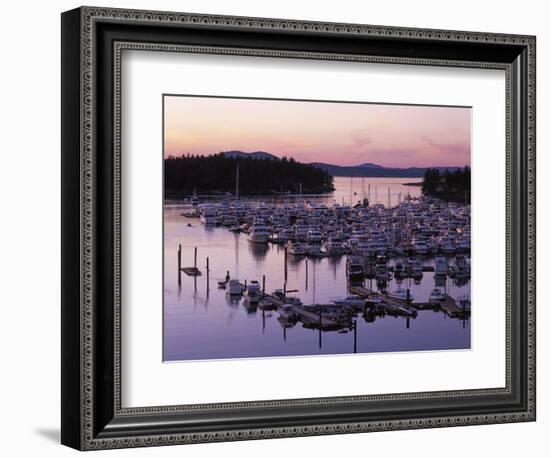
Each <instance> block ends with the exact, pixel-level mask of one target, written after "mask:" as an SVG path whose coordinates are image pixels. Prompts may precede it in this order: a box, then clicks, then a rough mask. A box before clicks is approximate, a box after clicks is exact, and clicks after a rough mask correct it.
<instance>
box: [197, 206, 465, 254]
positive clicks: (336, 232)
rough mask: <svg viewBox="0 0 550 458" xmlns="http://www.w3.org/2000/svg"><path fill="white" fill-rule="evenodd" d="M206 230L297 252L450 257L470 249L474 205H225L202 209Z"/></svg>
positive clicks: (198, 209)
mask: <svg viewBox="0 0 550 458" xmlns="http://www.w3.org/2000/svg"><path fill="white" fill-rule="evenodd" d="M196 211H197V214H198V215H199V217H200V219H201V222H202V223H203V224H204V225H206V226H224V227H226V228H227V229H229V230H232V231H235V232H237V231H240V232H245V233H247V234H248V239H249V240H250V241H251V242H254V243H268V242H273V243H279V244H285V245H286V246H287V248H288V249H289V252H291V254H297V255H298V254H299V255H310V254H309V253H310V252H311V253H312V254H311V255H319V254H320V253H322V254H324V255H342V254H352V255H358V256H368V257H373V256H380V255H384V256H389V257H399V256H410V255H420V256H437V255H444V256H450V255H453V254H457V253H458V254H460V253H467V252H468V251H469V250H470V240H471V235H470V207H469V205H461V204H456V203H447V202H443V201H439V200H437V199H434V198H428V197H421V198H419V199H415V200H412V199H406V200H404V201H403V202H401V203H399V204H398V205H396V206H394V207H389V208H388V207H384V206H382V205H380V204H378V205H373V206H357V207H349V206H345V205H339V204H337V203H335V204H334V205H332V206H327V205H326V204H323V203H319V202H315V201H312V202H294V203H288V202H286V203H267V202H265V201H253V200H250V201H245V200H242V201H239V200H237V201H225V202H209V203H204V204H201V205H197V210H196Z"/></svg>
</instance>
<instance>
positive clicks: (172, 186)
mask: <svg viewBox="0 0 550 458" xmlns="http://www.w3.org/2000/svg"><path fill="white" fill-rule="evenodd" d="M237 166H238V169H239V194H240V195H261V194H264V195H265V194H273V193H280V192H282V193H288V192H290V193H298V192H299V191H300V183H301V185H302V192H303V193H304V194H308V193H325V192H331V191H333V190H334V185H333V178H332V176H330V175H329V174H328V173H327V172H325V171H324V170H321V169H318V168H316V167H314V166H311V165H308V164H302V163H300V162H297V161H295V160H294V159H293V158H287V157H283V158H281V159H279V160H273V159H258V158H237V157H226V156H225V155H224V154H223V153H219V154H214V155H210V156H202V155H185V156H178V157H173V156H170V157H168V158H166V159H165V160H164V189H165V195H167V196H170V195H181V194H187V193H192V192H193V191H196V192H197V193H216V192H221V193H227V192H231V193H234V192H235V183H236V175H237Z"/></svg>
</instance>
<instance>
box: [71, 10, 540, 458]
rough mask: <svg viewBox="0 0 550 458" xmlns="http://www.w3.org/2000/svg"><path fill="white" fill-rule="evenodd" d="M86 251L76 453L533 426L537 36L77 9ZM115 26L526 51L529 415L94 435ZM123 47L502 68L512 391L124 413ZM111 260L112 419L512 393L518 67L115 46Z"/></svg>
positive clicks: (82, 278)
mask: <svg viewBox="0 0 550 458" xmlns="http://www.w3.org/2000/svg"><path fill="white" fill-rule="evenodd" d="M79 14H80V30H79V33H80V40H81V42H80V49H81V52H80V57H81V61H80V70H79V74H80V94H81V99H80V110H81V113H80V116H81V132H80V144H81V152H80V159H79V162H80V170H81V176H80V194H81V197H80V215H79V220H80V221H81V225H80V236H79V237H80V246H81V264H80V288H79V290H80V304H81V306H80V315H79V316H80V318H79V322H80V329H81V333H80V342H79V348H80V349H81V351H80V353H81V358H80V367H79V371H80V373H81V378H80V380H81V382H80V383H81V385H80V390H79V392H80V399H81V404H80V406H81V416H80V425H79V435H80V438H79V441H78V442H79V448H82V449H104V448H121V447H137V446H151V445H168V444H180V443H196V442H210V441H228V440H247V439H263V438H275V437H290V436H305V435H320V434H339V433H350V432H368V431H384V430H399V429H412V428H427V427H442V426H458V425H472V424H486V423H497V422H502V423H504V422H515V421H528V420H533V419H534V418H535V388H536V387H535V356H536V355H535V135H536V131H535V111H536V108H535V91H536V89H535V65H536V64H535V46H536V43H535V38H534V37H531V36H518V35H508V34H491V33H479V32H461V31H444V30H426V29H413V28H400V27H383V26H371V25H359V24H337V23H322V22H309V21H294V20H282V19H262V18H248V17H227V16H213V15H196V14H185V13H167V12H152V11H133V10H123V9H105V8H94V7H83V8H81V9H80V12H79ZM98 21H101V22H111V21H112V22H113V23H121V24H149V25H154V24H174V25H176V24H180V25H193V26H195V25H198V26H208V27H213V28H217V27H220V28H225V29H238V30H250V31H257V30H260V31H261V30H279V31H289V30H290V31H298V32H302V33H306V34H309V33H326V34H338V35H357V36H361V37H392V38H397V39H400V38H414V39H416V40H424V41H432V40H439V41H447V42H452V43H455V42H461V43H489V44H498V45H502V46H522V47H523V48H524V49H525V50H526V54H525V57H526V58H527V75H526V81H527V101H526V103H527V107H526V111H527V113H528V117H527V126H528V128H527V132H526V133H525V135H526V136H527V145H528V150H527V152H526V154H527V170H526V171H525V174H526V175H525V176H526V179H527V198H526V200H527V208H526V214H527V220H528V224H527V260H528V265H527V278H526V283H525V287H526V289H527V291H526V295H527V298H528V304H527V310H528V314H527V323H526V332H527V335H526V339H527V342H528V350H527V361H526V371H527V381H526V383H527V386H526V393H527V403H526V405H527V408H526V409H525V411H523V412H517V413H516V412H512V413H501V414H489V415H454V416H440V417H438V418H432V417H425V418H415V419H412V420H391V421H368V422H352V423H346V424H342V423H333V424H324V425H314V426H296V427H270V428H253V429H228V430H227V431H223V432H204V433H182V434H171V433H166V434H156V435H143V436H135V437H105V438H103V437H101V435H98V430H97V425H94V418H95V412H94V406H95V399H94V397H95V396H97V393H96V392H95V391H94V379H95V377H96V374H95V373H94V367H95V363H94V339H95V336H94V329H95V325H96V323H95V322H94V319H95V318H94V317H95V313H94V310H95V308H96V307H97V306H98V305H97V303H96V302H95V293H94V290H95V284H96V281H97V280H96V278H95V268H94V264H95V249H96V247H95V246H94V244H95V240H96V234H95V232H94V231H95V230H96V229H95V228H96V221H95V209H96V207H97V205H98V202H97V189H96V183H97V181H96V176H95V173H96V172H95V171H96V164H95V162H94V161H95V158H94V149H95V147H96V146H95V145H94V138H95V135H96V134H95V131H96V128H97V126H96V124H95V123H96V121H95V118H94V116H95V97H96V94H95V89H96V85H97V81H95V77H96V76H95V73H94V66H95V64H96V62H95V56H96V49H95V46H96V44H95V43H96V41H95V40H96V37H95V33H96V25H97V22H98ZM124 49H142V50H153V51H173V52H188V53H216V54H233V55H237V54H238V55H253V56H265V57H295V58H303V59H322V60H327V59H332V60H352V61H362V62H380V63H399V64H412V65H441V66H462V67H471V68H496V69H503V70H505V71H506V81H507V83H506V105H507V129H506V130H507V139H506V145H507V146H506V148H507V153H506V156H507V179H506V181H507V237H506V239H507V248H506V249H507V260H506V273H507V283H508V285H507V293H506V298H507V318H506V322H507V345H506V348H507V364H506V366H507V369H506V371H507V376H506V379H507V383H506V388H502V389H497V388H495V389H488V390H467V391H459V392H431V393H407V394H389V395H378V396H359V397H346V398H340V397H337V398H316V399H298V400H278V401H263V402H252V403H231V404H208V405H204V404H203V405H190V406H162V407H152V408H139V409H137V408H136V409H123V408H122V407H121V404H120V188H119V186H120V162H119V159H120V65H121V52H122V51H123V50H124ZM114 69H115V75H114V97H115V104H114V121H115V122H114V123H113V126H112V128H113V134H114V144H113V148H114V163H113V171H114V177H115V178H114V180H115V184H114V188H115V191H114V210H115V212H114V213H115V218H114V259H115V267H114V270H115V279H114V288H113V291H112V292H113V296H114V301H115V317H114V335H115V338H114V340H115V351H114V365H115V377H114V387H113V389H114V397H115V401H114V404H115V413H116V414H117V415H120V416H125V415H126V416H128V415H136V414H138V415H139V414H148V415H158V414H167V413H176V412H178V413H182V412H188V411H197V410H212V409H234V408H241V407H247V408H259V407H266V406H295V405H312V404H323V403H338V402H344V401H345V402H350V401H370V400H388V399H392V400H393V399H422V398H430V397H445V396H457V395H458V396H465V397H471V396H476V395H484V394H497V393H509V392H510V384H511V372H510V363H511V354H510V352H511V349H510V333H511V328H510V327H511V311H510V308H511V293H510V285H509V281H508V278H510V276H511V274H512V263H511V254H510V250H511V237H510V231H511V228H512V221H511V218H512V214H511V212H512V210H511V204H510V201H511V196H510V187H511V183H512V176H511V173H512V172H511V154H512V149H511V148H512V138H511V137H510V132H511V115H510V114H509V112H510V109H511V104H512V89H513V88H512V86H511V83H510V80H511V73H512V65H511V64H506V63H489V62H480V61H478V62H476V61H467V60H463V61H460V62H457V61H456V60H444V59H420V58H419V59H416V58H401V57H383V56H382V57H381V56H367V55H353V54H334V53H319V52H293V51H278V50H261V49H250V48H249V49H246V48H231V47H212V46H183V45H172V44H158V43H156V44H155V43H136V42H128V41H121V42H116V43H115V49H114Z"/></svg>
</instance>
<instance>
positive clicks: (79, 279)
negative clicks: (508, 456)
mask: <svg viewBox="0 0 550 458" xmlns="http://www.w3.org/2000/svg"><path fill="white" fill-rule="evenodd" d="M124 49H150V50H169V51H174V52H198V53H200V52H209V53H217V54H236V55H264V56H269V57H275V58H276V57H296V58H305V59H325V60H331V59H336V60H356V61H370V62H388V63H410V64H413V65H442V66H461V67H473V68H480V67H481V68H500V69H503V70H505V71H506V98H507V134H506V135H507V138H506V145H507V146H506V147H507V154H506V156H507V180H506V181H507V189H506V192H507V217H506V220H507V227H506V232H507V236H506V239H507V248H506V249H507V253H506V254H507V256H506V268H507V292H506V297H507V307H506V310H507V312H506V313H507V317H506V323H507V324H506V326H507V330H506V336H507V342H506V344H507V362H506V365H507V383H506V387H505V388H494V389H481V390H468V391H453V392H450V391H447V392H423V393H404V394H395V395H378V396H369V395H365V396H355V397H340V398H312V399H297V400H266V401H262V402H250V403H235V404H219V405H215V404H208V405H206V404H201V405H195V406H166V407H152V408H133V409H124V408H122V407H121V405H120V351H119V340H120V314H119V312H120V309H119V306H120V303H119V302H120V288H119V284H120V283H119V282H120V248H119V246H120V245H119V241H120V190H119V185H120V183H119V176H120V162H119V152H120V151H119V147H120V145H119V141H120V140H119V138H118V134H119V132H118V130H117V129H118V126H119V122H120V112H119V97H120V74H119V73H117V71H118V70H119V64H120V53H121V52H122V50H124ZM62 240H63V243H62V405H61V408H62V434H61V441H62V443H63V444H65V445H68V446H71V447H74V448H77V449H81V450H89V449H104V448H118V447H135V446H147V445H162V444H179V443H194V442H209V441H220V440H242V439H258V438H268V437H288V436H304V435H315V434H330V433H348V432H363V431H379V430H390V429H410V428H426V427H439V426H455V425H469V424H485V423H499V422H514V421H532V420H534V419H535V38H534V37H532V36H519V35H502V34H488V33H477V32H456V31H442V30H424V29H409V28H396V27H380V26H368V25H355V24H334V23H314V22H302V21H290V20H278V19H259V18H243V17H225V16H203V15H194V14H182V13H166V12H149V11H131V10H119V9H103V8H94V7H82V8H79V9H75V10H72V11H68V12H65V13H63V15H62Z"/></svg>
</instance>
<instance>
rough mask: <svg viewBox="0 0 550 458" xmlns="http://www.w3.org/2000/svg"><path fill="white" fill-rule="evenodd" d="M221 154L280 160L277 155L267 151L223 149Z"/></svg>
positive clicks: (233, 156) (230, 156) (234, 156)
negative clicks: (250, 151)
mask: <svg viewBox="0 0 550 458" xmlns="http://www.w3.org/2000/svg"><path fill="white" fill-rule="evenodd" d="M220 154H223V155H224V156H225V157H229V158H236V157H242V158H250V159H271V160H272V161H276V160H279V158H278V157H277V156H275V155H274V154H271V153H266V152H265V151H253V152H252V153H245V152H244V151H238V150H233V151H222V152H221V153H220Z"/></svg>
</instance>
